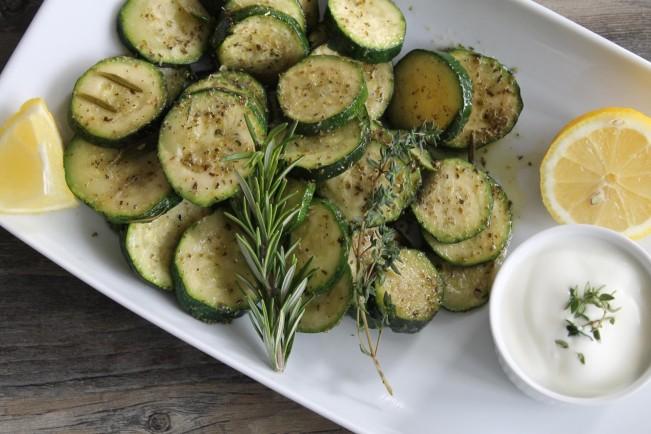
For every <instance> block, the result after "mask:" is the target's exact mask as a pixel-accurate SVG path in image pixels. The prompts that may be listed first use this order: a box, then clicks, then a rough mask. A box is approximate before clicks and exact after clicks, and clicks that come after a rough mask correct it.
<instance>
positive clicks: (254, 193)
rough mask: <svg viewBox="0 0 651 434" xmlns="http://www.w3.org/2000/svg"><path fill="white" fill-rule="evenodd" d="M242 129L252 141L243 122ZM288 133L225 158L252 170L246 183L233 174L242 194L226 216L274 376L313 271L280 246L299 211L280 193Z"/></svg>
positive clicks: (282, 129) (281, 129)
mask: <svg viewBox="0 0 651 434" xmlns="http://www.w3.org/2000/svg"><path fill="white" fill-rule="evenodd" d="M247 125H248V126H249V131H250V133H251V136H252V137H253V138H254V139H255V134H254V133H253V128H252V126H251V124H250V123H249V121H248V119H247ZM293 135H294V128H291V129H288V126H287V124H282V125H279V126H278V127H276V128H274V129H273V130H272V131H271V132H270V133H269V135H268V137H267V139H266V141H265V143H264V144H257V146H256V149H261V150H260V151H257V152H253V153H244V154H236V155H231V156H229V157H227V158H226V159H225V160H226V161H235V160H242V159H248V164H249V165H250V167H251V168H252V173H251V175H250V176H249V177H248V178H246V179H245V178H243V177H241V176H240V175H239V174H238V180H239V183H240V187H241V194H240V195H239V196H238V197H237V198H236V199H234V200H233V202H232V208H233V213H232V214H231V213H228V214H227V216H228V218H230V219H231V220H232V221H233V222H234V223H236V224H237V225H238V226H239V229H240V231H239V233H238V234H237V235H236V236H237V243H238V245H239V247H240V250H241V252H242V255H243V256H244V258H245V259H246V262H247V264H248V265H249V268H250V270H251V272H252V274H253V276H254V278H253V279H248V278H246V277H244V276H241V275H240V276H238V279H239V283H240V287H241V289H242V291H243V292H244V294H245V296H246V300H247V302H248V304H249V308H250V311H249V318H250V319H251V322H252V323H253V326H254V328H255V330H256V332H257V333H258V335H259V336H260V338H261V339H262V342H263V343H264V346H265V350H266V352H267V356H268V358H269V363H270V364H271V366H272V368H273V369H274V370H275V371H277V372H282V371H284V369H285V366H286V365H287V360H288V358H289V356H290V353H291V350H292V346H293V343H294V337H295V335H296V329H297V327H298V323H299V322H300V320H301V318H302V316H303V314H304V312H305V306H306V305H307V303H309V301H310V298H309V297H304V296H303V295H304V292H305V287H306V285H307V280H308V278H309V276H310V275H311V273H312V270H311V269H310V263H308V264H306V265H305V266H303V267H302V268H301V269H298V266H297V260H296V256H295V255H294V250H295V248H296V244H293V245H291V246H288V247H287V248H286V247H285V246H286V244H287V235H288V232H289V231H288V228H289V227H291V225H292V224H293V223H294V221H295V219H296V216H297V215H298V212H299V208H298V206H296V207H290V206H289V205H288V204H287V200H288V198H289V196H287V195H286V194H285V187H286V185H287V180H286V177H287V174H288V173H289V172H290V171H291V169H292V168H293V167H294V165H286V164H285V163H284V162H283V160H282V159H281V155H282V153H283V151H284V149H285V146H286V145H287V143H288V142H289V140H291V138H292V137H293Z"/></svg>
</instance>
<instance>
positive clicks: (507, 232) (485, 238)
mask: <svg viewBox="0 0 651 434" xmlns="http://www.w3.org/2000/svg"><path fill="white" fill-rule="evenodd" d="M511 221H512V216H511V204H510V202H509V199H508V198H507V197H506V193H504V190H502V188H501V187H500V186H499V185H497V184H493V208H492V212H491V217H490V220H489V224H488V227H487V228H486V229H484V230H483V231H482V232H480V233H479V234H478V235H476V236H474V237H472V238H470V239H468V240H465V241H461V242H459V243H455V244H444V243H441V242H439V241H436V239H434V237H432V236H431V235H430V234H428V233H427V232H426V231H425V232H424V234H423V235H424V238H425V241H427V244H429V246H430V247H431V248H432V250H433V251H434V253H436V254H437V255H438V256H439V257H440V258H441V259H443V260H445V261H447V262H449V263H451V264H454V265H461V266H470V265H477V264H481V263H484V262H489V261H492V260H494V259H495V258H497V257H498V256H499V255H500V254H501V253H502V251H503V250H504V249H505V248H506V246H507V245H508V243H509V240H510V239H511Z"/></svg>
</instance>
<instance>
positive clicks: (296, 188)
mask: <svg viewBox="0 0 651 434" xmlns="http://www.w3.org/2000/svg"><path fill="white" fill-rule="evenodd" d="M315 190H316V184H315V183H314V181H303V180H299V179H291V178H290V179H288V180H287V187H286V188H285V196H286V197H287V198H288V199H287V205H286V206H287V209H292V208H294V207H298V214H297V216H296V219H295V223H294V224H295V225H296V226H298V225H300V224H301V223H303V222H304V221H305V219H306V218H307V214H308V212H309V210H310V204H312V199H313V198H314V191H315Z"/></svg>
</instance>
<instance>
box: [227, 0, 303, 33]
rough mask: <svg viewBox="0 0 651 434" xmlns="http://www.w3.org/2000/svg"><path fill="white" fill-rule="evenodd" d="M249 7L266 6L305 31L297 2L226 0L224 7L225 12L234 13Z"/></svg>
mask: <svg viewBox="0 0 651 434" xmlns="http://www.w3.org/2000/svg"><path fill="white" fill-rule="evenodd" d="M249 6H266V7H268V8H271V9H275V10H277V11H279V12H282V13H284V14H286V15H287V16H289V17H292V18H293V19H294V20H295V21H296V24H297V25H298V26H299V27H300V29H301V30H303V31H305V30H306V29H307V24H306V22H305V14H304V13H303V9H302V8H301V5H300V4H299V3H298V0H228V1H227V2H226V4H225V5H224V10H225V11H227V12H236V11H239V10H242V9H244V8H247V7H249Z"/></svg>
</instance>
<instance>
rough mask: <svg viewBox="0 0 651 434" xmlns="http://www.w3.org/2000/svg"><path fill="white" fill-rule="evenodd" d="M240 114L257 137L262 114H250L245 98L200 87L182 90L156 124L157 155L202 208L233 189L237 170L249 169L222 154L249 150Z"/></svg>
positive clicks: (179, 187) (248, 137)
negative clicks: (200, 89) (186, 92)
mask: <svg viewBox="0 0 651 434" xmlns="http://www.w3.org/2000/svg"><path fill="white" fill-rule="evenodd" d="M245 117H248V118H249V120H250V122H251V124H252V125H253V127H254V129H255V131H254V133H255V135H256V137H257V139H258V140H262V139H263V138H264V136H265V135H266V124H265V122H264V119H260V118H259V117H257V116H256V112H255V110H254V109H252V108H251V103H250V101H249V100H248V99H247V98H245V97H243V96H241V95H237V94H234V93H230V92H226V91H220V90H215V89H209V90H204V91H200V92H196V93H192V94H190V95H186V96H185V97H183V98H181V99H180V100H179V102H178V103H177V104H176V105H175V106H174V107H173V108H172V110H170V112H169V113H168V114H167V116H166V117H165V120H164V121H163V125H162V126H161V130H160V136H159V139H158V157H159V159H160V161H161V164H162V166H163V170H164V171H165V175H166V176H167V179H168V180H169V182H170V184H171V185H172V186H173V187H174V189H175V190H176V191H177V193H178V194H179V195H180V196H181V197H183V198H184V199H187V200H189V201H190V202H192V203H194V204H195V205H198V206H204V207H208V206H211V205H214V204H216V203H218V202H221V201H223V200H226V199H228V198H230V197H232V196H233V195H235V193H237V192H238V191H239V184H238V180H237V173H239V174H240V175H241V176H244V177H246V176H247V175H248V174H249V173H250V170H251V168H250V167H249V166H248V164H247V162H246V161H245V160H240V161H228V162H225V161H223V159H224V158H225V157H227V156H229V155H232V154H235V153H239V152H252V151H254V150H255V143H256V142H255V141H254V139H253V138H252V137H251V134H250V133H249V130H248V128H247V125H246V121H245Z"/></svg>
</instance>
